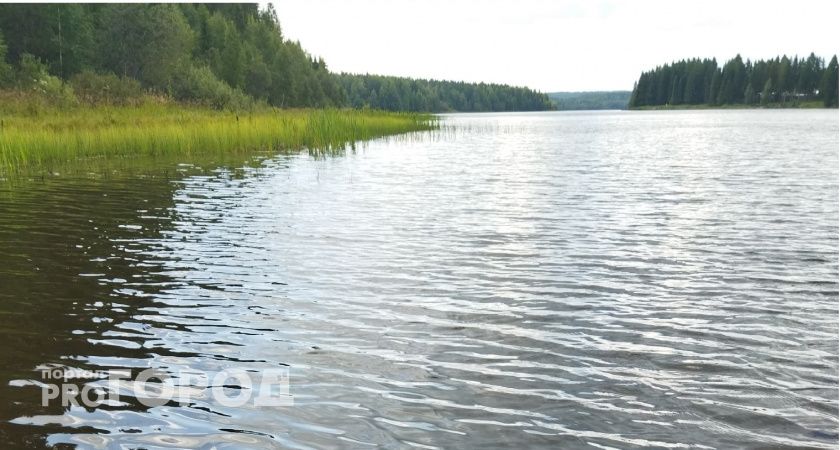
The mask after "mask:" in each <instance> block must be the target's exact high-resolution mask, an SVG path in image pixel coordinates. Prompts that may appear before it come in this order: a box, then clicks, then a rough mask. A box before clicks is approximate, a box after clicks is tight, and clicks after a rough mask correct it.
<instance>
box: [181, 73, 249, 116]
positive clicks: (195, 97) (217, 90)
mask: <svg viewBox="0 0 840 450" xmlns="http://www.w3.org/2000/svg"><path fill="white" fill-rule="evenodd" d="M170 94H171V95H172V96H173V97H174V98H175V99H177V100H182V101H190V102H194V103H199V104H202V105H206V106H210V107H212V108H215V109H232V110H240V109H247V108H249V107H251V106H252V105H253V99H251V98H250V97H248V96H247V95H246V94H245V93H243V92H242V91H240V90H239V89H234V88H232V87H230V86H229V85H228V84H227V83H225V82H224V81H222V80H220V79H218V78H216V76H215V75H213V72H212V71H211V70H210V69H209V68H208V67H203V66H202V67H196V66H187V67H184V68H182V69H181V70H179V71H178V73H177V74H176V76H175V78H174V79H173V81H172V84H171V86H170Z"/></svg>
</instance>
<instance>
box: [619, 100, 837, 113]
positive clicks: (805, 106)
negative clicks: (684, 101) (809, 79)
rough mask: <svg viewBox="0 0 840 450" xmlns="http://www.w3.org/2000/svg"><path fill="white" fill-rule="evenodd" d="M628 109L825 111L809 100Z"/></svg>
mask: <svg viewBox="0 0 840 450" xmlns="http://www.w3.org/2000/svg"><path fill="white" fill-rule="evenodd" d="M629 109H630V110H631V111H662V110H667V111H671V110H683V109H825V106H824V105H823V102H822V100H811V101H803V102H795V103H794V102H788V103H768V104H766V105H742V104H738V105H656V106H636V107H632V108H629Z"/></svg>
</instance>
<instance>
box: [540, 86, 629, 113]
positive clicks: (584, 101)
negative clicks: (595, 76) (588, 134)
mask: <svg viewBox="0 0 840 450" xmlns="http://www.w3.org/2000/svg"><path fill="white" fill-rule="evenodd" d="M546 95H548V98H549V100H551V102H552V103H553V104H554V107H555V108H557V109H558V110H560V111H577V110H597V109H627V103H628V102H629V101H630V91H583V92H549V93H548V94H546Z"/></svg>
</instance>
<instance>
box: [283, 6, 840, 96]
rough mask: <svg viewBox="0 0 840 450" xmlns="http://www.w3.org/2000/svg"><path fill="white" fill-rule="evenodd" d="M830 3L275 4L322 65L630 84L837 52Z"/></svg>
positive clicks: (554, 87)
mask: <svg viewBox="0 0 840 450" xmlns="http://www.w3.org/2000/svg"><path fill="white" fill-rule="evenodd" d="M838 4H840V2H836V1H834V2H828V1H814V0H796V1H786V2H772V1H762V2H748V1H738V0H725V1H719V0H703V1H673V0H672V1H666V0H649V1H646V0H634V1H630V0H568V1H562V0H554V1H552V0H519V1H507V0H506V1H500V0H490V1H487V0H485V1H479V0H472V1H466V0H422V1H398V0H395V1H388V0H344V1H341V0H279V1H276V2H274V5H275V8H276V9H277V13H278V16H279V17H280V24H281V26H282V29H283V33H284V34H285V36H286V37H287V38H290V39H293V40H299V41H300V42H301V44H302V45H303V47H304V48H305V49H306V50H308V51H309V52H310V53H312V54H314V55H317V56H322V57H323V58H324V59H325V60H326V62H327V65H328V67H329V68H330V69H331V70H333V71H338V72H340V71H346V72H357V73H365V72H368V73H376V74H384V75H399V76H410V77H420V78H438V79H451V80H465V81H486V82H497V83H506V84H513V85H524V86H528V87H532V88H535V89H538V90H541V91H544V92H552V91H581V90H616V89H628V90H629V89H632V87H633V82H634V81H635V80H636V79H637V77H638V75H639V73H640V72H641V71H642V70H646V69H649V68H652V67H654V66H656V65H658V64H662V63H664V62H670V61H673V60H677V59H682V58H689V57H717V58H718V62H721V61H722V60H726V59H729V58H731V57H733V56H735V54H736V53H741V55H742V56H743V57H745V58H752V59H756V58H766V57H772V56H776V55H778V54H782V53H786V54H788V55H793V54H799V55H807V54H808V53H809V52H811V51H814V52H815V53H817V55H819V56H823V57H825V58H826V60H828V59H829V58H830V57H831V55H833V54H834V53H836V52H837V48H838V44H837V43H838V42H840V40H838V33H837V31H836V30H837V29H838V17H839V16H838V6H837V5H838Z"/></svg>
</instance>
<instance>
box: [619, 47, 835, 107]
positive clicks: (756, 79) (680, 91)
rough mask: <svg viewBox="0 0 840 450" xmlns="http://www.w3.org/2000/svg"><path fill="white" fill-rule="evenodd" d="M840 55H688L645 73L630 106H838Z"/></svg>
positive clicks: (637, 85) (632, 96)
mask: <svg viewBox="0 0 840 450" xmlns="http://www.w3.org/2000/svg"><path fill="white" fill-rule="evenodd" d="M837 69H838V68H837V56H836V55H835V56H834V57H832V58H831V61H830V62H829V63H828V64H825V61H824V60H823V59H822V58H819V57H817V56H816V55H814V54H813V53H811V54H810V55H809V56H808V57H807V58H799V57H797V56H795V57H794V58H793V59H790V58H788V57H787V56H782V57H776V58H774V59H768V60H756V61H750V60H747V61H746V62H745V61H743V59H742V58H741V55H737V56H735V57H734V58H732V59H731V60H729V61H727V62H726V64H724V65H723V66H722V67H718V63H717V60H715V59H702V60H701V59H696V58H695V59H688V60H682V61H678V62H674V63H672V64H665V65H663V66H659V67H657V68H655V69H653V70H651V71H647V72H643V73H642V75H641V76H640V77H639V80H638V81H637V82H636V84H635V85H634V87H633V93H632V94H631V96H630V105H629V106H630V107H631V108H638V107H645V106H663V105H711V106H719V105H763V106H771V105H772V106H797V105H802V104H808V103H810V104H819V103H821V104H822V105H823V106H825V107H834V108H836V107H837V100H838V79H837V75H838V70H837Z"/></svg>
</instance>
